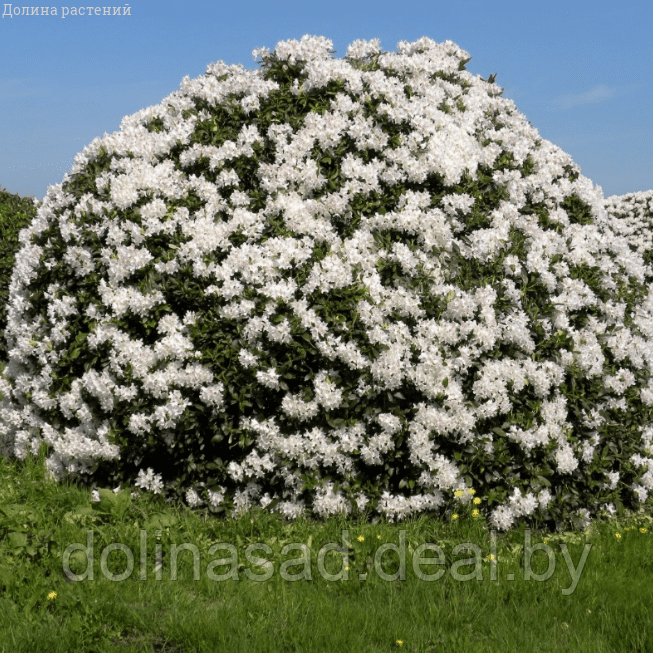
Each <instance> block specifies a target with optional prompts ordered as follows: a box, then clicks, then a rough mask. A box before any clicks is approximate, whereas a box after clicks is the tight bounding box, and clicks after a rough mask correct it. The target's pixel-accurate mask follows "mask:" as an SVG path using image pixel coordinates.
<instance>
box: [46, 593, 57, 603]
mask: <svg viewBox="0 0 653 653" xmlns="http://www.w3.org/2000/svg"><path fill="white" fill-rule="evenodd" d="M55 598H57V593H56V592H50V593H49V594H48V601H49V600H50V599H55Z"/></svg>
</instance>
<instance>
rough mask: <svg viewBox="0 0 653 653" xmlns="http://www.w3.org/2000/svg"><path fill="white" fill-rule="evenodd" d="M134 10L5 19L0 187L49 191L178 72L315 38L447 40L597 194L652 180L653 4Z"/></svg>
mask: <svg viewBox="0 0 653 653" xmlns="http://www.w3.org/2000/svg"><path fill="white" fill-rule="evenodd" d="M42 4H44V3H39V5H38V6H39V14H40V13H41V11H40V7H41V5H42ZM47 4H49V5H51V3H47ZM23 6H25V3H20V5H16V6H15V7H14V6H13V5H11V8H10V9H8V7H10V5H4V11H3V13H8V12H14V13H15V9H16V8H18V10H19V11H20V13H21V14H22V7H23ZM30 6H31V5H30ZM104 6H105V5H104V4H102V7H104ZM111 6H112V7H114V6H115V7H118V6H120V7H125V5H124V4H122V5H117V4H115V5H114V4H112V5H111ZM71 7H72V4H69V5H67V6H66V9H67V10H68V12H70V10H71ZM129 7H130V15H126V16H123V15H121V16H114V15H110V16H104V15H103V14H102V9H101V10H100V15H95V14H92V15H88V10H87V9H84V12H85V15H83V16H72V15H70V13H68V15H67V16H66V17H62V13H63V12H62V5H60V4H59V5H57V6H56V7H55V8H56V11H57V15H56V16H54V15H48V16H44V15H34V16H32V15H26V16H23V15H13V16H11V17H10V16H9V15H5V16H3V17H2V18H0V186H1V187H2V188H4V189H6V190H8V191H9V192H11V193H16V194H18V195H21V196H28V195H32V196H35V197H37V198H38V199H43V197H44V195H45V193H46V190H47V188H48V186H49V185H53V184H58V183H61V182H62V181H63V176H64V174H65V173H66V172H70V170H71V168H72V165H73V162H74V157H75V154H76V153H77V152H79V151H81V150H82V149H83V148H84V147H85V146H86V145H87V144H89V143H90V142H91V141H92V140H93V139H94V138H96V137H98V136H99V137H102V136H103V135H104V133H105V132H106V133H109V134H110V133H113V132H115V131H117V130H119V128H120V122H121V120H122V118H123V117H124V116H126V115H130V114H133V113H135V112H137V111H138V110H140V109H142V108H145V107H148V106H152V105H156V104H159V103H160V102H161V100H163V98H165V97H166V96H168V95H170V93H172V92H173V91H176V90H178V88H179V85H180V83H181V80H182V78H183V77H184V76H185V75H188V76H189V77H190V78H191V79H193V78H196V77H198V76H200V75H203V74H204V72H205V70H206V67H207V65H208V64H210V63H214V62H216V61H219V60H220V59H221V60H223V61H224V62H225V63H227V64H229V65H233V64H238V63H241V64H242V65H243V66H244V67H245V68H246V69H248V70H257V69H258V64H257V63H256V62H255V60H254V59H253V58H252V50H254V49H255V48H260V47H267V48H269V49H270V50H271V51H272V50H274V48H275V46H276V44H277V43H278V42H279V41H285V40H289V39H297V40H299V39H301V37H302V36H303V35H304V34H310V35H314V36H324V37H326V38H329V39H331V40H332V42H333V48H332V49H334V50H336V53H334V54H333V55H332V56H334V57H336V58H342V57H343V56H344V55H345V53H346V51H347V46H348V45H349V44H350V43H353V41H355V40H356V39H366V40H369V39H373V38H379V39H380V40H381V48H382V50H384V51H390V52H396V50H397V43H398V42H399V41H409V42H412V41H415V40H417V39H419V38H421V37H422V36H427V37H429V38H431V39H433V40H434V41H437V42H438V43H440V42H443V41H446V40H447V39H449V40H451V41H453V42H454V43H456V44H457V45H459V46H460V47H461V48H463V49H464V50H467V52H469V54H470V56H471V57H472V60H471V61H470V62H469V63H468V64H467V70H468V71H470V72H471V73H472V74H474V75H476V74H480V75H482V76H483V77H485V78H487V76H488V75H490V74H493V73H496V74H497V77H496V83H497V84H498V85H499V86H502V87H503V88H504V89H505V90H504V93H503V97H506V98H510V99H512V100H513V101H514V102H515V104H516V105H517V109H518V110H519V111H520V112H521V113H522V114H524V115H525V116H526V118H527V119H528V120H530V121H531V123H532V124H533V126H534V127H536V128H537V129H538V131H539V133H540V135H541V136H542V137H543V138H546V139H548V140H550V141H551V142H553V143H554V144H556V145H557V146H559V147H560V148H561V149H563V150H564V151H565V152H568V153H569V154H570V155H571V156H572V158H573V159H574V161H575V162H576V163H577V164H578V165H580V167H581V169H582V174H584V175H585V176H586V177H589V178H590V179H591V180H592V181H593V182H594V184H596V185H599V186H601V187H602V189H603V194H604V196H605V197H609V196H611V195H623V194H626V193H632V192H636V191H643V190H650V189H653V120H651V117H652V116H653V92H652V91H653V65H652V63H653V57H652V56H651V55H652V51H653V50H652V48H651V35H650V30H651V25H653V3H650V2H643V1H640V2H632V1H629V0H624V1H621V2H607V1H604V0H594V1H592V2H584V1H583V2H580V1H573V0H566V1H559V0H553V1H551V0H547V2H502V1H501V0H494V1H493V2H487V1H478V2H471V1H467V0H446V2H443V1H440V0H428V1H416V0H402V1H401V2H386V1H385V0H382V1H380V2H379V1H377V2H369V1H364V2H357V1H356V0H346V1H342V0H329V2H319V3H318V2H290V1H289V0H276V1H275V2H270V1H267V2H263V1H261V0H248V1H247V2H227V1H226V0H221V1H220V2H208V1H199V0H185V1H184V2H169V1H166V0H157V1H156V2H154V1H153V0H132V3H131V4H130V5H129ZM111 13H113V10H112V11H111ZM121 14H122V11H121Z"/></svg>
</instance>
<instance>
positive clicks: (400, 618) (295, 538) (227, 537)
mask: <svg viewBox="0 0 653 653" xmlns="http://www.w3.org/2000/svg"><path fill="white" fill-rule="evenodd" d="M43 453H44V450H42V451H41V452H40V455H39V456H38V457H37V456H32V457H29V458H27V459H26V460H25V461H18V460H16V459H11V460H6V459H3V458H0V614H1V616H2V619H0V651H2V652H5V651H7V652H8V653H9V652H11V653H19V652H21V651H25V652H29V653H37V652H40V651H43V652H45V651H47V652H48V653H59V652H60V653H64V652H67V653H73V652H79V653H82V652H83V653H91V652H93V653H101V652H104V651H124V652H125V653H126V652H128V651H129V652H134V653H135V652H136V651H139V652H141V651H142V652H145V651H147V652H153V651H157V652H161V653H162V652H166V653H172V652H175V653H181V652H184V653H190V652H191V651H198V652H199V651H230V652H237V651H247V652H252V651H275V652H290V651H294V652H295V651H296V652H299V651H310V652H313V651H325V652H332V651H361V652H362V651H379V652H380V651H393V650H398V649H401V650H404V651H420V652H421V651H428V652H431V651H433V652H435V651H447V652H455V651H461V652H463V651H464V652H470V651H502V652H506V651H532V652H535V651H541V652H544V651H563V650H572V651H577V652H579V653H580V652H583V651H587V652H588V653H589V652H590V651H591V652H592V653H603V652H605V653H608V652H613V651H633V652H636V651H638V652H641V653H644V652H645V651H651V650H653V631H652V630H651V628H650V625H651V606H653V583H651V580H652V579H653V541H652V539H651V532H652V531H653V525H652V524H651V522H653V518H651V517H650V516H645V515H644V514H637V515H635V514H632V513H629V514H628V516H627V518H626V519H625V521H622V522H621V523H619V522H617V521H615V520H613V521H610V522H597V523H595V524H594V525H593V526H592V527H591V528H589V529H588V530H587V531H585V532H584V533H582V534H578V533H576V534H573V533H566V534H557V535H551V534H550V533H545V532H541V533H538V532H537V531H535V530H533V531H532V532H530V537H531V546H532V545H535V544H537V543H544V542H546V545H547V546H548V547H550V551H551V552H552V555H553V557H554V560H555V568H551V567H550V569H551V570H552V573H551V574H550V576H549V577H548V578H546V579H542V580H540V581H538V580H536V579H533V578H531V579H530V580H526V579H525V568H526V566H525V556H524V544H525V538H526V536H527V533H526V532H525V531H524V530H523V529H521V530H517V531H513V532H509V533H505V534H502V533H499V534H497V536H496V549H494V550H495V551H496V563H492V562H491V561H490V560H489V559H488V557H489V555H490V546H491V540H490V530H489V529H488V527H487V526H486V524H484V523H483V522H482V521H481V520H482V517H474V516H472V514H471V511H472V509H473V507H474V504H469V508H464V512H461V514H460V515H459V516H458V519H456V520H453V521H451V522H450V523H443V522H442V521H440V520H439V519H436V518H433V517H426V516H421V517H420V518H419V519H413V520H409V521H406V522H403V523H395V524H391V523H387V522H384V521H380V522H378V523H377V524H371V523H360V522H355V521H350V520H344V519H336V518H332V519H330V520H328V521H327V522H324V523H319V522H315V521H309V520H299V521H297V522H295V523H291V522H286V521H284V520H283V519H281V518H277V517H276V516H274V515H266V514H264V513H262V512H257V513H255V514H252V515H251V516H250V515H247V516H243V517H241V518H240V519H232V518H224V517H223V518H217V517H215V516H210V515H206V514H202V513H199V512H191V511H190V510H189V509H187V508H185V507H184V506H172V505H166V504H165V502H164V501H163V499H161V498H160V497H152V496H147V495H145V494H141V492H140V490H139V489H138V488H126V489H123V490H122V491H121V492H119V494H117V495H116V494H114V493H113V492H110V491H109V492H108V495H109V498H108V499H105V500H104V501H103V502H91V498H92V497H91V492H90V490H89V489H84V488H83V487H81V486H78V485H75V484H73V483H70V482H66V483H62V484H56V483H54V482H52V481H49V480H47V477H46V476H45V468H44V465H43V460H44V456H43ZM134 489H135V490H136V492H135V494H136V496H134V497H133V498H130V492H131V491H133V490H134ZM478 498H480V499H481V502H482V500H483V498H482V497H478ZM140 529H143V530H145V531H147V543H146V546H145V547H143V550H144V551H145V569H146V572H147V573H146V579H145V580H141V578H140V555H141V554H140V551H141V547H140V539H139V537H140V536H139V533H140ZM157 530H158V531H159V532H160V539H159V540H158V541H159V543H160V549H159V550H160V551H161V552H162V554H163V560H162V568H161V570H160V574H159V576H160V579H159V580H157V578H156V576H157V574H156V573H155V571H154V566H155V564H156V562H157V559H156V549H155V546H156V542H157V538H156V535H157V533H156V531H157ZM344 530H347V531H348V533H349V545H350V546H349V568H350V569H349V574H350V575H349V579H348V580H345V579H341V580H329V579H328V578H327V577H326V573H328V574H338V572H339V571H340V570H341V569H342V566H343V565H342V562H341V561H342V555H341V554H337V555H336V554H335V553H334V552H330V553H328V554H327V555H326V557H325V559H324V566H323V567H318V559H317V557H318V551H319V550H320V548H321V547H322V546H324V545H325V544H327V543H333V544H335V545H337V546H342V544H343V539H342V538H343V531H344ZM87 531H91V532H92V533H93V544H94V549H93V552H94V556H95V560H94V562H93V565H92V567H93V579H92V580H91V579H90V578H89V577H87V578H86V579H85V580H71V579H70V578H69V577H68V575H67V574H66V573H65V572H64V552H65V550H66V547H68V546H69V545H70V544H73V543H80V544H83V545H86V544H87ZM402 531H403V532H404V533H405V542H406V553H405V561H406V564H405V579H404V580H402V578H401V575H399V574H398V573H397V572H399V571H400V565H399V554H398V553H397V552H393V551H390V552H387V553H385V554H384V555H383V556H382V557H381V562H380V564H378V563H377V564H376V565H375V564H374V562H373V559H374V557H375V555H376V554H377V551H378V550H379V547H381V546H382V545H383V544H386V543H392V544H395V545H397V546H398V545H399V544H400V535H401V532H402ZM360 538H363V539H362V540H361V539H360ZM217 542H223V543H227V544H232V545H233V546H234V547H235V554H236V556H237V558H238V561H237V562H238V565H239V567H238V570H237V571H238V577H239V580H234V579H233V578H227V579H226V580H214V579H213V578H215V577H216V576H217V575H221V574H222V575H224V576H225V577H227V575H228V572H230V571H231V570H232V569H234V568H235V565H233V566H232V564H231V562H232V561H231V559H229V560H228V564H226V565H223V566H222V567H218V566H216V565H211V563H212V562H213V561H217V560H219V559H221V558H228V557H229V556H230V553H229V551H227V550H220V551H217V552H216V551H215V550H214V551H213V552H211V553H209V548H210V546H211V545H212V544H214V543H217ZM466 542H471V543H473V544H476V545H478V546H479V547H480V549H481V553H480V556H479V559H478V570H479V571H480V577H479V576H473V574H474V572H475V571H476V569H477V566H476V565H477V563H476V560H475V558H474V552H473V551H471V550H467V551H465V550H462V551H461V550H458V551H456V552H455V551H453V549H454V547H455V546H456V545H458V544H463V543H466ZM111 543H118V544H122V545H125V546H126V547H128V548H129V550H130V551H131V552H132V554H133V559H134V566H133V571H132V573H131V575H130V576H129V577H127V578H124V579H123V580H110V577H111V575H112V574H116V575H120V574H123V572H124V571H125V569H126V568H127V558H126V554H125V553H124V552H122V551H111V552H110V553H109V552H107V554H106V555H108V557H106V558H105V561H106V566H104V572H103V570H102V566H101V565H102V561H101V555H102V550H103V549H104V548H105V547H106V546H107V545H109V544H111ZM183 543H187V544H191V545H195V546H196V547H197V550H198V554H199V563H200V564H199V568H198V572H199V573H198V574H197V575H196V578H194V568H193V553H192V550H191V551H188V550H184V551H182V552H179V558H178V560H177V575H176V579H174V575H172V574H171V554H172V553H171V552H172V547H173V545H176V546H179V545H180V544H183ZM253 543H266V544H268V546H269V547H270V549H271V551H272V553H271V554H268V553H267V552H265V551H263V550H257V551H254V552H253V553H252V557H253V558H257V557H263V558H264V559H265V560H266V561H269V562H270V563H272V565H273V566H272V568H271V570H272V574H271V575H270V573H269V572H268V574H267V575H268V576H269V578H268V579H267V580H263V581H255V580H250V578H249V577H248V576H247V574H246V571H245V570H249V573H250V574H257V573H258V574H262V573H263V572H264V570H263V569H262V567H261V566H258V567H257V566H256V565H255V564H252V562H250V561H248V560H247V558H246V556H245V550H246V548H247V546H248V545H249V544H253ZM292 543H295V544H297V545H302V544H304V545H306V547H307V550H310V564H307V565H306V566H305V565H304V563H303V562H301V557H302V552H301V550H299V549H298V548H294V549H290V550H287V549H286V550H283V546H284V545H286V544H292ZM424 543H433V544H437V545H439V546H440V548H441V549H442V551H443V554H444V556H443V559H442V562H444V564H441V565H433V566H430V565H428V566H427V565H423V566H422V567H421V573H422V574H423V576H422V577H421V578H420V577H419V576H417V575H416V574H415V571H414V569H413V558H412V554H413V552H414V551H415V549H416V548H417V547H418V546H419V545H421V544H424ZM586 545H587V546H586ZM114 548H116V547H114ZM563 551H566V552H567V554H568V555H569V556H570V560H571V563H572V571H573V569H574V568H576V569H578V570H579V572H580V573H576V572H573V574H572V573H570V571H569V568H568V566H567V562H565V555H564V553H563ZM584 551H585V552H586V553H585V563H584V566H581V565H579V561H581V560H582V556H583V553H584ZM75 555H77V556H78V557H79V558H81V559H75ZM421 555H422V559H424V558H428V557H433V558H435V559H437V558H438V555H439V553H438V552H436V551H428V550H427V551H426V552H423V553H422V554H421ZM470 558H471V560H470ZM297 559H300V561H299V562H295V565H294V566H293V565H286V566H284V567H283V568H282V563H284V562H286V561H291V560H292V561H297ZM464 560H467V564H464V563H461V564H459V565H458V566H454V563H455V562H456V561H464ZM493 564H494V565H496V566H495V569H496V576H495V578H496V580H493V579H492V575H491V565H493ZM549 564H550V563H549V559H548V557H547V554H546V553H545V552H542V551H534V552H533V553H532V558H531V563H530V570H532V572H533V573H535V574H542V575H545V572H546V571H547V567H548V566H549ZM86 567H87V565H86V557H85V554H83V553H73V556H72V557H71V558H70V562H69V567H68V569H69V570H70V572H71V574H79V575H82V576H83V575H84V572H85V570H86ZM89 568H90V566H89ZM309 569H310V579H309V577H308V570H309ZM418 569H419V568H418ZM439 570H443V571H444V574H443V575H442V576H441V578H440V579H439V580H433V581H429V580H426V579H425V577H424V575H431V574H435V573H437V572H438V571H439ZM378 571H380V572H381V573H378ZM324 572H326V573H324ZM362 573H366V574H367V578H366V579H365V580H361V579H359V574H362ZM209 574H214V575H215V576H213V578H212V577H211V576H210V575H209ZM382 574H385V576H384V577H383V576H382ZM508 574H513V575H514V580H512V581H510V580H508V579H507V576H508ZM388 575H389V576H388ZM293 576H294V577H296V578H297V580H291V578H292V577H293ZM393 576H397V578H396V579H392V577H393ZM465 576H468V577H469V578H470V579H469V580H464V577H465ZM574 576H575V578H576V581H577V582H575V583H574V580H573V577H574ZM541 578H542V577H541ZM563 590H564V593H563Z"/></svg>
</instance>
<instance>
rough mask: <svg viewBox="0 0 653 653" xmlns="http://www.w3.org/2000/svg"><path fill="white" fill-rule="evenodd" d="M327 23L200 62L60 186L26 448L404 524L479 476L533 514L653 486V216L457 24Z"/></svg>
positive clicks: (31, 250)
mask: <svg viewBox="0 0 653 653" xmlns="http://www.w3.org/2000/svg"><path fill="white" fill-rule="evenodd" d="M331 46H332V43H331V41H329V40H328V39H325V38H322V37H308V36H305V37H303V38H302V39H301V42H297V41H285V42H283V41H282V42H280V43H278V44H277V48H276V50H274V52H272V53H270V52H269V51H268V50H267V49H265V48H264V49H261V50H254V56H255V57H257V56H258V55H260V56H261V64H262V65H261V67H260V68H259V69H258V70H255V71H247V70H244V69H243V67H242V66H240V65H239V66H227V65H225V64H224V63H223V62H222V61H219V62H218V63H216V64H212V65H210V66H208V68H207V70H206V73H205V75H203V76H200V77H199V78H197V79H194V80H190V79H189V78H188V77H185V78H184V79H183V81H182V83H181V88H180V90H179V91H176V92H174V93H172V94H171V95H170V96H169V97H167V98H165V99H164V100H163V101H162V103H161V104H160V105H157V106H154V107H149V108H147V109H144V110H142V111H139V112H138V113H136V114H135V115H133V116H129V117H126V118H125V119H124V120H123V122H122V124H121V129H120V131H119V132H116V133H114V134H110V135H107V134H105V135H104V137H103V138H101V139H100V138H97V139H95V140H94V141H93V142H92V143H91V144H90V145H89V146H88V147H86V148H85V149H84V150H83V151H82V152H81V153H80V154H78V155H77V157H76V158H75V166H74V168H73V170H72V174H71V175H70V176H66V177H65V178H64V181H63V183H62V184H60V185H57V186H53V187H50V188H49V190H48V193H47V195H46V198H45V199H44V201H43V204H42V205H41V206H39V208H38V212H37V214H36V217H35V218H34V220H33V222H32V223H31V225H30V227H29V228H27V229H25V230H23V231H22V232H21V234H20V240H21V243H22V249H21V251H20V252H19V254H18V255H17V257H16V266H15V269H14V272H13V277H12V283H11V287H10V298H9V308H8V327H7V330H6V340H7V345H8V350H9V362H8V366H7V368H6V369H5V371H4V375H3V378H2V380H0V392H1V393H2V395H3V396H4V400H3V402H2V405H1V407H0V442H1V444H2V454H3V455H5V456H17V457H19V458H24V457H25V456H26V455H27V454H28V452H32V453H34V454H35V453H37V452H39V451H40V449H41V447H45V450H46V452H47V459H46V465H47V469H48V471H49V473H50V475H51V476H52V478H54V479H56V480H58V481H59V480H62V479H64V478H67V477H71V478H76V479H81V480H82V481H83V482H84V483H88V484H89V485H91V486H93V487H108V486H111V487H114V486H115V485H118V484H122V483H131V484H132V485H137V486H139V487H141V488H142V489H143V490H144V491H151V492H157V493H159V492H160V493H162V494H163V495H164V496H165V497H167V498H168V499H169V500H172V499H180V500H181V499H183V500H185V501H186V502H187V503H188V505H190V506H192V507H194V506H200V507H205V508H208V509H210V510H212V511H214V512H215V513H216V514H219V513H221V512H222V511H226V514H241V513H242V512H244V511H247V510H248V509H250V508H252V507H259V508H262V509H264V510H268V511H274V512H276V513H278V514H281V515H284V516H285V517H288V518H291V519H294V518H297V517H299V516H300V515H302V514H304V515H306V516H312V517H313V518H326V517H328V516H329V515H331V514H335V513H344V514H347V515H350V514H352V515H353V514H358V513H359V512H360V511H367V512H368V513H369V515H381V516H384V517H386V518H387V519H389V520H394V519H398V520H401V519H405V518H406V517H409V516H412V515H417V514H420V513H424V512H427V513H433V514H434V515H439V516H442V515H445V514H446V513H447V511H454V512H455V509H456V506H457V505H458V504H459V503H460V502H461V501H465V502H466V501H470V500H471V499H472V494H471V493H470V492H469V491H468V490H470V489H474V491H475V494H474V496H475V497H480V498H481V499H482V502H481V504H479V506H478V507H479V509H480V510H481V512H482V513H483V514H484V515H485V516H486V517H487V518H488V520H489V522H490V523H491V524H492V525H493V526H494V527H497V528H499V529H508V528H511V527H514V526H516V525H518V524H519V523H520V522H523V521H526V522H530V521H536V522H538V523H546V524H549V525H551V526H554V525H555V526H558V527H561V526H568V525H570V524H573V525H576V526H583V525H585V524H587V523H588V522H589V519H590V518H592V517H594V516H596V515H599V514H601V513H605V512H606V511H607V512H608V513H612V512H615V511H620V510H622V509H623V507H637V506H639V505H641V504H644V503H646V504H647V505H650V503H651V499H650V498H649V491H650V490H651V489H652V488H653V471H652V469H653V468H652V467H651V465H652V464H653V460H652V459H651V452H650V447H651V437H652V436H653V429H652V428H651V416H652V412H651V404H652V403H653V384H652V383H651V369H652V366H653V349H652V348H651V336H652V335H653V320H652V313H653V293H652V292H651V289H652V286H651V285H650V284H651V269H650V267H649V265H648V262H645V260H644V258H643V252H641V251H638V242H637V236H636V234H635V235H633V232H632V231H631V232H630V233H625V232H624V229H623V225H625V222H622V223H620V224H621V225H622V227H619V228H618V227H617V226H616V222H617V221H618V220H619V218H617V217H614V216H613V215H612V214H611V213H608V212H607V211H606V208H605V205H604V201H605V200H604V198H603V194H602V191H601V189H600V187H596V186H594V185H593V184H592V183H591V181H590V180H589V179H587V178H586V177H584V176H582V175H581V174H580V168H579V167H578V166H577V165H575V164H574V162H573V161H572V160H571V158H570V157H569V156H568V155H567V154H565V153H564V152H563V151H561V150H560V149H559V148H557V147H556V146H555V145H553V144H552V143H550V142H549V141H547V140H545V139H543V138H541V137H539V135H538V132H537V130H536V129H535V128H533V127H532V126H531V125H530V123H528V121H527V120H526V119H525V117H524V116H523V115H521V114H520V113H519V112H518V111H517V109H516V107H515V105H514V103H513V102H512V101H511V100H509V99H505V98H503V97H502V96H501V94H502V89H501V88H500V87H498V86H497V85H496V84H494V79H493V78H490V79H488V80H487V81H486V80H484V79H482V78H481V77H480V76H476V77H475V76H473V75H472V74H470V73H469V72H468V71H467V70H466V69H465V64H466V63H467V62H468V61H469V60H470V57H469V55H468V53H467V52H465V51H463V50H461V49H460V48H459V47H458V46H456V45H455V44H454V43H452V42H451V41H446V42H444V43H435V42H434V41H432V40H430V39H428V38H422V39H420V40H419V41H416V42H415V43H406V42H403V41H402V42H400V43H399V44H398V46H397V50H398V51H397V53H396V54H394V53H388V52H381V50H380V47H379V42H378V40H377V39H375V40H372V41H369V42H366V41H355V42H354V43H353V44H352V45H350V46H349V49H348V51H347V54H346V56H345V58H344V59H336V58H334V57H332V56H329V55H330V54H332V53H333V52H334V51H333V50H331V49H330V48H331ZM615 206H616V205H615ZM460 490H463V492H460Z"/></svg>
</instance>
